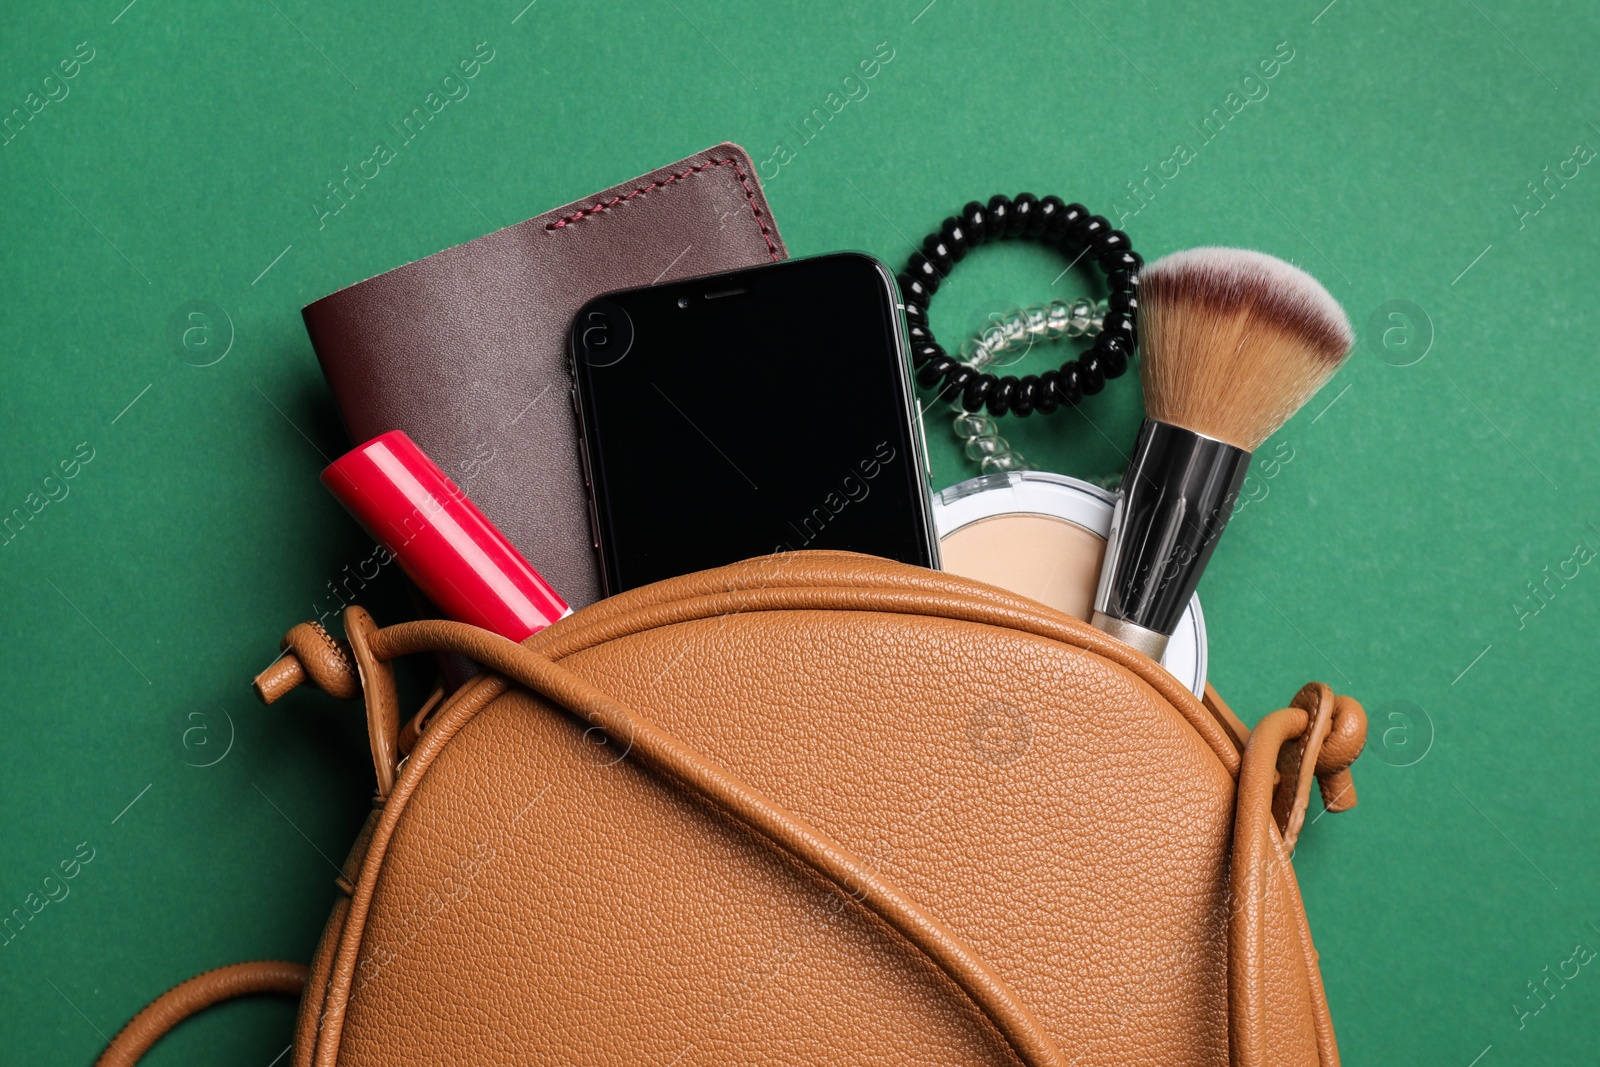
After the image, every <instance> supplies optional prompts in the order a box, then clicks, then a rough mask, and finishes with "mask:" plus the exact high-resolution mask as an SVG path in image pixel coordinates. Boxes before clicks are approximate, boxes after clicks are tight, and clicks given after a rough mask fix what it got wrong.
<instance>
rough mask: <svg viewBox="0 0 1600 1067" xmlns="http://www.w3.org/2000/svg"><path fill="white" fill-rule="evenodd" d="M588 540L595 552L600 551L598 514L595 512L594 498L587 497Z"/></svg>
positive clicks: (591, 495)
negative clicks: (592, 544)
mask: <svg viewBox="0 0 1600 1067" xmlns="http://www.w3.org/2000/svg"><path fill="white" fill-rule="evenodd" d="M589 538H590V540H591V541H592V542H593V543H594V547H595V551H597V552H598V551H599V550H600V513H599V512H598V511H596V510H595V506H594V496H593V494H590V496H589Z"/></svg>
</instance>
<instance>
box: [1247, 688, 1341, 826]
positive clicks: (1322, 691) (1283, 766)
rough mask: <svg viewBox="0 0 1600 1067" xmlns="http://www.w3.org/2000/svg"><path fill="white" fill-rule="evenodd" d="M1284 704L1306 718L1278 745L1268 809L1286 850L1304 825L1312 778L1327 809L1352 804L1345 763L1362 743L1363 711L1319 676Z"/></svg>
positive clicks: (1330, 809) (1339, 809)
mask: <svg viewBox="0 0 1600 1067" xmlns="http://www.w3.org/2000/svg"><path fill="white" fill-rule="evenodd" d="M1289 706H1290V708H1291V709H1294V710H1297V711H1300V712H1303V713H1304V714H1305V716H1306V722H1305V724H1304V725H1303V726H1301V727H1300V728H1299V729H1298V730H1297V731H1295V732H1294V733H1292V734H1290V735H1288V737H1287V738H1286V739H1285V740H1284V742H1283V743H1282V745H1281V747H1280V748H1279V751H1278V754H1277V763H1276V766H1277V775H1278V782H1277V788H1276V789H1275V791H1274V793H1273V797H1272V815H1273V819H1274V821H1276V822H1277V824H1278V829H1279V831H1280V832H1281V833H1282V834H1283V844H1284V847H1285V848H1287V849H1288V850H1289V851H1290V852H1291V853H1292V852H1293V851H1294V846H1295V844H1296V842H1297V841H1298V840H1299V837H1300V830H1301V828H1302V827H1303V826H1304V825H1305V817H1306V809H1307V807H1309V805H1310V802H1311V783H1312V782H1313V780H1314V781H1316V782H1317V783H1318V785H1319V786H1320V787H1321V792H1322V802H1323V806H1324V807H1325V808H1327V810H1329V811H1334V812H1339V811H1348V810H1349V809H1350V808H1353V807H1355V806H1356V788H1355V780H1354V779H1353V778H1352V777H1351V775H1350V764H1351V763H1353V762H1355V759H1356V757H1357V756H1359V755H1360V754H1361V749H1362V748H1363V747H1364V746H1365V745H1366V741H1367V715H1366V712H1365V711H1364V710H1362V707H1361V705H1360V704H1358V703H1357V702H1356V701H1355V700H1353V699H1351V698H1350V697H1347V696H1338V695H1335V693H1334V692H1333V690H1332V689H1330V688H1329V687H1328V686H1326V685H1324V684H1322V683H1321V682H1310V683H1308V684H1307V685H1305V686H1304V687H1302V688H1301V690H1300V692H1298V693H1296V694H1295V696H1294V699H1293V700H1291V701H1290V702H1289ZM1286 710H1287V709H1286ZM1257 729H1258V730H1259V729H1260V727H1259V726H1258V727H1257Z"/></svg>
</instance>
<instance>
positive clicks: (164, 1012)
mask: <svg viewBox="0 0 1600 1067" xmlns="http://www.w3.org/2000/svg"><path fill="white" fill-rule="evenodd" d="M305 985H306V968H305V965H304V964H300V963H285V962H284V961H282V960H261V961H258V962H255V963H235V964H231V965H230V966H227V967H218V968H217V969H216V970H214V971H206V972H205V973H204V974H197V975H195V976H194V977H193V978H191V979H189V980H188V981H187V982H183V983H181V984H180V985H175V986H173V987H172V988H171V989H169V990H167V991H166V992H165V993H163V994H161V995H160V996H159V997H157V998H156V999H155V1000H153V1001H151V1002H150V1003H149V1004H148V1005H147V1006H146V1007H145V1009H144V1010H143V1011H141V1012H140V1013H139V1014H138V1015H135V1016H134V1017H133V1018H132V1019H130V1020H129V1021H128V1025H127V1026H124V1027H123V1028H122V1029H121V1030H119V1031H117V1036H116V1037H114V1038H112V1039H111V1044H109V1045H107V1046H106V1050H105V1051H104V1052H102V1053H101V1054H100V1058H99V1059H98V1060H96V1061H95V1067H133V1065H134V1064H136V1063H138V1062H139V1057H141V1056H143V1055H144V1054H145V1053H146V1052H148V1051H150V1046H152V1045H154V1044H155V1043H156V1042H157V1041H159V1040H160V1039H161V1037H162V1036H163V1035H164V1034H166V1032H167V1031H168V1030H171V1029H172V1028H173V1027H175V1026H177V1025H178V1024H179V1023H181V1022H183V1020H185V1019H187V1018H188V1017H189V1016H191V1015H193V1014H195V1013H196V1012H199V1011H204V1010H205V1009H206V1008H209V1007H211V1005H213V1004H220V1003H221V1002H222V1001H224V1000H232V999H233V998H234V997H243V996H248V995H249V994H251V993H276V994H278V995H279V996H285V997H298V996H299V995H300V991H301V990H303V989H304V988H305Z"/></svg>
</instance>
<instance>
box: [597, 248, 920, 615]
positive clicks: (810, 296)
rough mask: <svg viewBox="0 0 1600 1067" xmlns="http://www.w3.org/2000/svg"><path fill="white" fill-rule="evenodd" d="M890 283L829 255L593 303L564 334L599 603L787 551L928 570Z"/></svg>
mask: <svg viewBox="0 0 1600 1067" xmlns="http://www.w3.org/2000/svg"><path fill="white" fill-rule="evenodd" d="M907 349H908V346H907V342H906V335H905V329H904V325H903V319H902V316H901V309H900V306H899V298H898V294H897V291H896V289H895V282H894V278H893V276H892V275H891V274H890V273H889V271H888V269H887V268H886V267H885V266H884V265H883V264H882V263H880V262H878V261H877V260H875V259H873V258H872V257H870V256H866V255H860V254H856V253H837V254H833V255H824V256H815V257H811V258H808V259H796V260H788V261H785V262H782V263H774V264H770V265H766V266H761V267H756V268H752V269H749V270H740V271H733V272H731V273H728V274H718V275H712V276H710V277H705V278H694V279H689V280H686V281H675V282H671V283H668V284H664V285H654V286H649V287H647V288H643V289H630V290H627V291H624V292H616V293H610V294H607V295H605V296H602V297H599V298H597V299H595V300H592V301H590V302H589V303H588V304H586V305H584V307H583V308H582V309H581V310H580V311H579V312H578V315H577V318H576V319H575V320H574V322H573V326H572V330H571V333H570V336H569V338H568V354H569V359H570V364H571V367H572V372H573V404H574V407H575V408H576V409H577V412H578V428H579V435H580V440H579V449H580V452H581V456H580V458H581V459H582V462H583V468H584V478H585V481H586V482H587V484H588V486H589V494H590V496H589V499H590V506H591V511H590V521H591V522H592V524H593V526H594V540H595V547H596V549H597V550H598V552H599V555H600V567H601V573H602V577H603V580H604V584H605V588H606V592H607V594H608V595H609V594H613V593H619V592H622V591H624V590H628V589H633V588H635V587H637V586H641V585H646V584H648V583H650V582H655V581H659V580H661V579H663V578H671V577H674V576H676V575H680V574H688V573H690V572H691V571H698V570H704V569H706V568H708V567H716V566H721V565H723V564H726V563H733V562H735V561H738V560H742V559H748V558H750V557H753V556H760V555H766V554H769V553H773V552H784V551H788V550H792V549H805V548H831V549H848V550H850V551H854V552H867V553H871V554H872V555H875V556H884V557H887V558H889V559H894V560H899V561H901V562H903V563H912V564H916V565H918V566H922V567H936V566H938V541H937V539H936V538H935V536H934V532H933V521H932V517H931V513H930V499H929V492H928V467H927V458H926V457H927V451H926V448H925V443H924V440H923V436H922V420H921V413H920V410H919V409H918V407H917V405H916V401H915V396H914V394H913V393H912V391H911V379H910V367H909V362H908V359H907Z"/></svg>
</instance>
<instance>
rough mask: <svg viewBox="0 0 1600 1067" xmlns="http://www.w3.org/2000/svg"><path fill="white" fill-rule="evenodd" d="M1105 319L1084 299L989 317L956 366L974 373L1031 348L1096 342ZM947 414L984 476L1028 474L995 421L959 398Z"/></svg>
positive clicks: (1101, 304) (1099, 306) (1100, 306)
mask: <svg viewBox="0 0 1600 1067" xmlns="http://www.w3.org/2000/svg"><path fill="white" fill-rule="evenodd" d="M1105 314H1106V304H1105V301H1103V300H1101V301H1093V300H1089V299H1088V298H1086V297H1079V298H1078V299H1076V300H1052V301H1050V302H1049V303H1048V304H1030V305H1029V306H1027V307H1025V308H1012V309H1011V310H1010V311H1007V312H1004V313H1003V314H993V315H990V316H989V318H988V320H987V321H988V324H987V325H986V326H984V327H983V329H981V330H979V331H978V332H977V334H976V335H975V336H973V337H969V338H968V339H967V340H965V341H963V342H962V344H961V354H960V357H959V358H960V362H961V363H962V364H963V365H964V366H967V367H970V368H972V369H973V370H976V371H982V370H989V369H991V368H995V367H1004V366H1007V365H1009V364H1011V363H1014V362H1016V361H1017V360H1018V359H1021V358H1022V357H1023V356H1025V355H1026V354H1027V353H1028V352H1029V351H1031V350H1032V349H1033V347H1034V346H1035V345H1039V344H1044V343H1048V342H1051V341H1060V340H1076V339H1078V338H1081V337H1093V336H1095V335H1096V334H1098V333H1099V332H1100V328H1101V323H1102V321H1103V320H1104V318H1105ZM950 410H951V411H952V412H954V413H955V419H954V421H953V422H952V424H951V425H952V428H953V429H954V430H955V434H956V437H958V438H959V439H960V440H961V442H962V450H963V451H964V452H965V453H966V456H967V458H968V459H970V460H972V461H973V462H974V463H976V464H978V468H979V470H981V471H982V472H983V473H984V474H993V473H995V472H996V471H1020V470H1028V469H1030V468H1029V466H1028V461H1027V460H1026V459H1025V458H1024V457H1023V455H1022V453H1020V452H1018V451H1016V450H1015V449H1013V448H1012V447H1011V442H1009V441H1007V440H1006V439H1005V438H1004V437H1002V436H1000V434H999V432H998V428H997V425H996V424H997V421H998V420H996V419H995V418H994V417H993V416H990V415H986V414H984V413H983V412H981V411H968V410H967V409H966V408H965V407H963V406H962V404H961V399H960V397H957V398H956V399H955V400H954V401H952V402H951V404H950Z"/></svg>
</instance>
